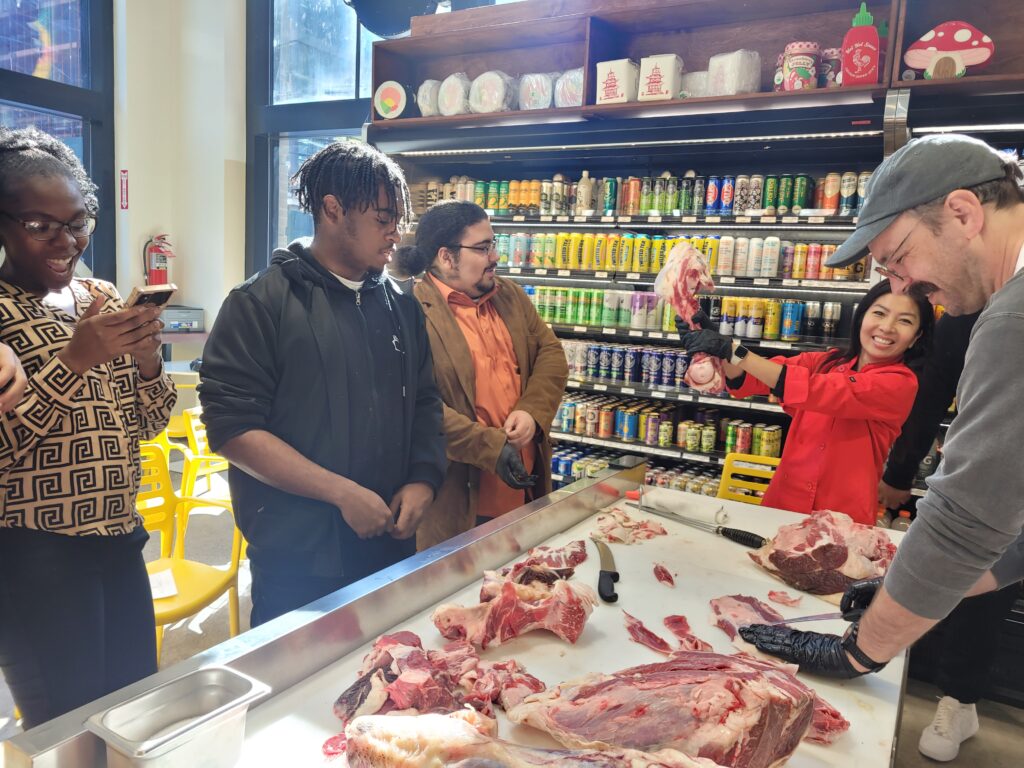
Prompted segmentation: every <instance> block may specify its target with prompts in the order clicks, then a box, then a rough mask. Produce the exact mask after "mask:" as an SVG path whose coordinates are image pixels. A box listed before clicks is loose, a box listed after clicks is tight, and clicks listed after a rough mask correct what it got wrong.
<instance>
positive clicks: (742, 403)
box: [565, 376, 787, 415]
mask: <svg viewBox="0 0 1024 768" xmlns="http://www.w3.org/2000/svg"><path fill="white" fill-rule="evenodd" d="M565 388H566V389H572V390H577V391H580V392H608V393H610V394H614V395H626V396H634V397H645V398H649V399H651V400H658V401H661V402H680V403H699V404H700V405H712V406H715V407H716V408H731V409H735V410H745V411H751V410H753V411H766V412H769V413H778V414H782V415H787V414H786V413H785V411H783V410H782V406H781V405H778V404H776V403H769V402H768V401H767V400H765V399H763V398H756V399H751V400H737V399H735V398H732V397H727V396H721V395H702V394H700V393H699V392H695V391H694V390H692V389H676V388H675V387H652V386H649V385H645V384H637V383H636V382H622V381H608V380H605V379H600V380H598V381H593V380H590V379H577V378H573V377H572V376H570V377H569V380H568V381H567V382H566V385H565Z"/></svg>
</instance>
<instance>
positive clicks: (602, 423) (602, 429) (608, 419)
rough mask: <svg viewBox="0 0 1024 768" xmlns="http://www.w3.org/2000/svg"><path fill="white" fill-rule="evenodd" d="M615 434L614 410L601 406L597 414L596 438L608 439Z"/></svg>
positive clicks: (607, 406)
mask: <svg viewBox="0 0 1024 768" xmlns="http://www.w3.org/2000/svg"><path fill="white" fill-rule="evenodd" d="M614 434H615V408H614V407H613V406H611V405H603V406H601V410H600V411H599V412H598V420H597V436H598V437H604V438H609V437H611V436H612V435H614Z"/></svg>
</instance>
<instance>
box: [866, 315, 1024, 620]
mask: <svg viewBox="0 0 1024 768" xmlns="http://www.w3.org/2000/svg"><path fill="white" fill-rule="evenodd" d="M1021 349H1024V314H1020V313H1013V312H1003V313H997V314H993V315H991V316H989V317H982V318H981V319H980V320H979V321H978V324H977V326H976V327H975V330H974V337H973V339H972V341H971V345H970V348H969V349H968V352H967V362H966V365H965V366H964V372H963V376H962V377H961V380H960V388H959V399H958V406H959V414H958V415H957V418H956V419H955V420H954V422H953V425H952V426H951V427H950V429H949V433H948V434H947V436H946V442H945V446H944V449H943V459H942V464H941V465H940V466H939V469H938V471H937V472H936V473H935V474H934V475H932V477H931V478H930V479H929V481H928V485H929V488H928V492H927V493H926V494H925V495H924V497H923V498H922V499H920V500H919V501H918V504H917V519H916V520H915V522H914V524H913V525H912V526H911V527H910V530H909V532H908V533H907V535H906V537H905V538H904V539H903V542H902V543H901V544H900V548H899V551H898V552H897V554H896V559H895V560H894V562H893V564H892V566H891V568H890V569H889V573H888V575H887V576H886V581H885V586H886V589H887V590H888V592H889V593H890V594H891V595H892V597H893V599H895V600H896V602H898V603H899V604H900V605H902V606H903V607H904V608H906V609H907V610H909V611H911V612H912V613H915V614H917V615H918V616H924V617H926V618H930V619H941V618H943V617H944V616H946V615H947V614H948V613H949V612H950V611H951V610H952V609H953V608H954V607H955V606H956V605H957V603H959V602H960V600H961V598H962V597H963V595H964V594H965V593H966V592H967V591H968V590H969V589H970V588H971V587H972V586H973V585H974V584H975V582H977V580H978V579H979V578H980V577H981V576H982V574H984V573H985V571H987V570H989V569H990V568H991V569H992V570H993V572H994V573H995V575H996V578H997V579H1001V580H1005V581H1004V582H1003V583H1009V582H1010V581H1012V580H1013V578H1012V577H1013V576H1014V574H1016V578H1018V579H1019V578H1020V577H1021V567H1020V559H1021V556H1022V554H1024V553H1022V551H1021V548H1020V546H1015V542H1019V537H1020V535H1021V529H1022V528H1024V472H1021V467H1020V458H1019V454H1018V453H1017V452H1016V451H1015V450H1014V449H1013V446H1016V445H1017V444H1018V443H1019V442H1020V435H1021V430H1022V429H1024V419H1022V415H1024V411H1022V410H1021V408H1020V404H1021V402H1022V400H1024V355H1021V354H1020V350H1021ZM1004 554H1005V558H1006V559H1005V561H1001V558H1003V557H1004Z"/></svg>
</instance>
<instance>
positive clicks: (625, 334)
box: [547, 323, 839, 351]
mask: <svg viewBox="0 0 1024 768" xmlns="http://www.w3.org/2000/svg"><path fill="white" fill-rule="evenodd" d="M547 325H548V327H550V328H551V330H553V331H554V332H555V335H560V334H571V335H577V336H584V337H593V338H594V339H598V340H603V341H608V340H622V341H630V342H641V341H660V342H665V341H679V334H678V333H667V332H665V331H638V330H630V329H627V328H604V327H601V326H597V325H563V324H561V323H548V324H547ZM742 341H743V346H745V347H761V348H763V349H772V350H783V351H789V350H794V351H820V350H825V349H829V348H830V347H831V346H833V345H831V344H826V343H825V342H824V341H809V340H806V339H801V340H800V341H774V340H765V339H747V338H744V339H743V340H742ZM837 341H839V340H837Z"/></svg>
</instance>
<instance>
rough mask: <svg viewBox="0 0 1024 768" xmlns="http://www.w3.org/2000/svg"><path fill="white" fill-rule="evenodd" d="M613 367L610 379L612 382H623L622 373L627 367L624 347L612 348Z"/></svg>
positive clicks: (609, 375)
mask: <svg viewBox="0 0 1024 768" xmlns="http://www.w3.org/2000/svg"><path fill="white" fill-rule="evenodd" d="M611 354H612V366H611V369H610V372H609V374H608V378H610V379H611V380H612V381H622V371H623V368H624V365H625V358H626V350H625V348H624V347H612V349H611Z"/></svg>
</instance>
